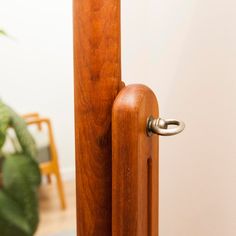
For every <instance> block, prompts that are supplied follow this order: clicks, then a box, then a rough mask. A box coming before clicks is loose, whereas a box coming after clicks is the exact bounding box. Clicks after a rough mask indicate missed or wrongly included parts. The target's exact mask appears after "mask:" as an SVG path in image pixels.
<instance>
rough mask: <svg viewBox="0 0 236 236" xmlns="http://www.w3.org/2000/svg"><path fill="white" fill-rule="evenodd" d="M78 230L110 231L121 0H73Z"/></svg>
mask: <svg viewBox="0 0 236 236" xmlns="http://www.w3.org/2000/svg"><path fill="white" fill-rule="evenodd" d="M74 71H75V81H74V89H75V134H76V139H75V144H76V180H77V182H76V186H77V228H78V229H77V233H78V235H79V236H90V235H95V236H100V235H101V236H106V235H109V236H111V110H112V105H113V102H114V99H115V97H116V95H117V93H118V91H119V89H120V87H121V81H120V77H121V63H120V1H119V0H74Z"/></svg>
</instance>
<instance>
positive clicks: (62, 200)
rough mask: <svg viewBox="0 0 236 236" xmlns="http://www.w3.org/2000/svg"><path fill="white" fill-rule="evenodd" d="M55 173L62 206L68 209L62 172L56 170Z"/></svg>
mask: <svg viewBox="0 0 236 236" xmlns="http://www.w3.org/2000/svg"><path fill="white" fill-rule="evenodd" d="M55 175H56V179H57V188H58V194H59V197H60V201H61V208H62V209H63V210H65V209H66V201H65V195H64V189H63V184H62V180H61V174H60V172H59V170H57V171H56V173H55Z"/></svg>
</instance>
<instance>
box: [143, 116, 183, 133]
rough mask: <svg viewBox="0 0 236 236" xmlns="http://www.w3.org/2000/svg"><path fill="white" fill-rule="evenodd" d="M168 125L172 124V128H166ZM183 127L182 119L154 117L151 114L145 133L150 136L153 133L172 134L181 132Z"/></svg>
mask: <svg viewBox="0 0 236 236" xmlns="http://www.w3.org/2000/svg"><path fill="white" fill-rule="evenodd" d="M169 125H174V126H175V127H173V128H170V129H169V128H168V126H169ZM184 128H185V124H184V122H183V121H180V120H175V119H162V118H158V119H154V118H153V117H152V116H151V117H150V118H149V119H148V124H147V133H148V135H149V136H151V135H152V134H153V133H154V134H158V135H161V136H172V135H176V134H179V133H181V132H182V131H183V130H184Z"/></svg>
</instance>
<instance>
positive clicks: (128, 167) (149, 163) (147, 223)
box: [112, 85, 158, 236]
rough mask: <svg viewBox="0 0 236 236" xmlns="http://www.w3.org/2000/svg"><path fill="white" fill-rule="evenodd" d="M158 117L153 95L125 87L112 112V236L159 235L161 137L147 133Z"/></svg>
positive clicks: (137, 86) (146, 89) (144, 87)
mask: <svg viewBox="0 0 236 236" xmlns="http://www.w3.org/2000/svg"><path fill="white" fill-rule="evenodd" d="M150 115H152V116H154V117H158V104H157V100H156V97H155V95H154V94H153V92H152V91H151V90H150V89H149V88H147V87H146V86H143V85H131V86H127V87H125V88H124V89H123V90H122V91H121V92H120V93H119V95H118V97H117V98H116V100H115V102H114V106H113V113H112V236H157V235H158V136H157V135H152V136H151V137H149V136H148V135H147V133H146V126H147V118H148V117H149V116H150Z"/></svg>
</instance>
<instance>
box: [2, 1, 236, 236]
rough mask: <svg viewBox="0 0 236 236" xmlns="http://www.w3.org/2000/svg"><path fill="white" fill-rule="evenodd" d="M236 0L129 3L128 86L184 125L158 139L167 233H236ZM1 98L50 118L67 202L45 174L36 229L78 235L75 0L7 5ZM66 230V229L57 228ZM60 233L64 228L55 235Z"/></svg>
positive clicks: (125, 39)
mask: <svg viewBox="0 0 236 236" xmlns="http://www.w3.org/2000/svg"><path fill="white" fill-rule="evenodd" d="M235 9H236V2H235V1H234V0H224V1H223V0H214V1H213V0H165V1H164V0H148V1H143V0H129V1H122V60H123V61H122V64H123V72H122V76H123V81H125V82H126V84H130V83H137V82H138V83H144V84H146V85H148V86H149V87H151V88H152V89H153V90H154V92H155V93H156V94H157V96H158V99H159V105H160V113H161V116H162V117H164V118H169V117H175V118H178V119H182V120H184V121H185V122H186V130H185V132H184V133H183V134H181V135H179V136H176V137H171V138H164V137H163V138H161V140H160V144H161V145H160V235H161V236H162V235H163V236H173V235H175V236H222V235H224V236H233V235H236V203H235V199H236V188H235V186H236V149H235V133H236V123H235V122H234V120H235V119H236V109H235V107H236V102H235V101H236V44H235V42H236V15H235ZM0 27H2V28H4V29H5V30H6V31H7V33H8V34H9V37H8V38H7V37H1V38H0V65H1V67H0V68H1V69H0V82H1V85H0V97H1V98H2V99H3V100H4V101H5V102H6V103H8V104H9V105H11V106H12V107H13V108H14V109H15V110H16V111H18V112H19V113H20V114H25V113H29V112H39V113H40V114H42V115H43V116H46V117H49V118H50V120H51V122H52V125H53V132H54V137H55V143H56V147H57V150H58V154H59V155H58V160H59V163H60V173H61V176H62V179H63V182H64V189H65V197H66V201H67V209H66V210H65V211H62V210H61V207H60V200H59V197H58V194H57V186H56V185H55V184H54V183H55V181H54V182H52V184H51V185H50V184H49V185H48V184H47V178H45V179H44V181H43V185H42V190H41V198H40V199H41V200H40V201H41V213H40V214H41V215H42V217H41V219H42V220H41V222H40V226H39V230H38V232H37V233H36V235H37V234H38V235H50V236H51V235H75V233H74V229H75V223H74V222H75V213H74V210H75V209H74V208H75V206H74V204H75V201H74V198H75V197H74V173H75V172H74V123H73V122H74V121H73V40H72V2H71V1H66V0H60V1H56V0H49V1H48V0H47V1H46V0H41V1H30V0H21V1H19V0H8V1H1V2H0ZM60 227H61V228H60ZM58 232H61V233H62V234H58Z"/></svg>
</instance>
